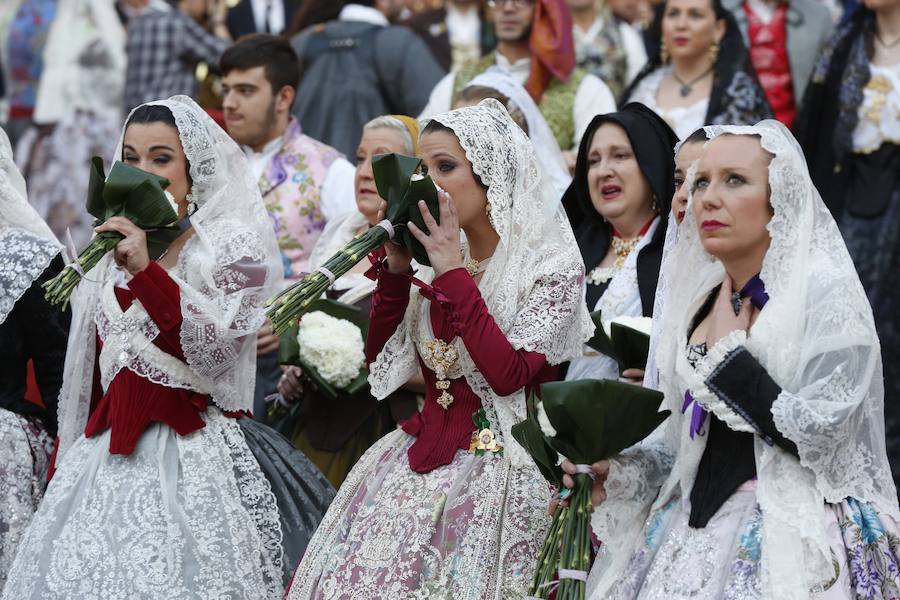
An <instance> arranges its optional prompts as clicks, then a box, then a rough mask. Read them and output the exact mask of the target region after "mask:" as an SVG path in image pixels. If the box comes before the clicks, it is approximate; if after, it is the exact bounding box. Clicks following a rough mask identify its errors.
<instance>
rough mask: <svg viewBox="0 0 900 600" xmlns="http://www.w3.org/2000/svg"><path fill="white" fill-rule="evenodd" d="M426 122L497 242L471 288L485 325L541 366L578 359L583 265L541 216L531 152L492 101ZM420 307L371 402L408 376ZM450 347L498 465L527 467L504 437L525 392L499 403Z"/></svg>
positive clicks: (562, 226)
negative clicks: (437, 132)
mask: <svg viewBox="0 0 900 600" xmlns="http://www.w3.org/2000/svg"><path fill="white" fill-rule="evenodd" d="M434 120H435V121H437V122H439V123H441V124H442V125H444V126H446V127H449V128H450V129H452V130H453V131H454V133H455V134H456V136H457V138H458V139H459V142H460V145H461V146H462V148H463V150H464V151H465V153H466V157H467V158H468V159H469V161H470V162H471V163H472V170H473V172H474V173H475V174H476V175H478V177H480V178H481V181H482V182H484V184H485V185H487V186H488V192H487V196H488V201H489V202H490V205H491V211H490V218H491V224H492V225H493V227H494V229H495V230H496V231H497V234H498V235H499V237H500V242H499V244H498V245H497V249H496V250H495V252H494V255H493V258H492V259H491V261H490V263H489V265H488V267H487V270H486V271H485V273H484V275H483V278H482V280H481V282H480V283H479V286H478V287H479V289H480V290H481V294H482V296H483V297H484V300H485V303H486V304H487V307H488V310H489V311H490V313H491V316H492V317H493V318H494V320H495V321H496V323H497V325H498V327H499V328H500V329H501V330H502V331H503V332H504V334H505V335H506V336H507V338H508V339H509V341H510V343H511V344H512V346H513V348H515V349H516V350H519V349H523V350H528V351H530V352H538V353H540V354H543V355H544V356H545V357H546V359H547V361H548V362H549V363H550V364H559V363H561V362H563V361H565V360H568V359H570V358H573V357H575V356H579V355H580V354H581V349H582V345H583V344H584V342H585V341H587V340H588V339H589V338H590V336H591V335H592V334H593V329H594V326H593V323H592V322H591V319H590V315H589V314H588V312H587V308H586V306H585V304H584V297H583V291H582V289H583V282H584V265H583V263H582V261H581V256H580V255H579V253H578V246H577V245H576V243H575V238H574V236H573V235H572V230H571V228H570V226H569V223H568V220H567V219H566V217H565V215H564V214H563V212H562V211H561V210H557V211H556V212H555V213H554V214H553V215H552V216H549V217H544V216H543V214H544V211H543V200H542V196H541V177H542V173H541V170H540V168H539V165H538V162H537V159H536V157H535V154H534V150H533V147H532V145H531V142H529V140H528V138H527V137H526V136H525V133H524V132H523V131H522V130H521V129H520V128H519V127H518V126H516V124H515V123H514V122H513V120H512V119H511V118H510V117H509V114H508V113H507V112H506V109H505V108H503V106H502V105H501V104H500V103H499V102H497V101H496V100H493V99H488V100H485V101H483V102H481V103H480V104H479V105H478V106H474V107H469V108H463V109H459V110H454V111H450V112H448V113H444V114H442V115H439V116H437V117H434ZM418 276H419V277H420V278H421V279H423V281H426V282H429V281H431V279H433V276H434V275H433V272H432V271H431V270H430V269H422V270H421V272H420V273H419V275H418ZM422 301H423V298H422V296H421V295H419V294H418V293H413V295H412V298H411V300H410V303H409V307H408V308H407V312H406V316H405V318H404V321H403V323H402V324H401V325H400V327H398V329H397V331H396V332H395V333H394V335H393V336H392V337H391V338H390V340H388V342H387V344H386V345H385V347H384V349H383V350H382V351H381V353H380V354H379V355H378V357H377V359H376V360H375V361H374V362H373V363H372V365H371V368H370V377H369V382H370V384H371V386H372V394H373V395H374V396H375V397H376V398H379V399H383V398H385V397H387V395H388V394H390V393H391V392H393V391H395V390H396V389H398V388H399V387H400V386H402V385H403V384H404V383H406V382H407V381H408V380H409V378H410V377H411V376H412V375H413V374H414V373H415V372H416V368H417V364H416V349H415V344H417V343H421V342H425V341H426V340H422V339H418V337H420V334H419V332H418V330H417V329H416V328H415V327H414V323H415V320H416V315H418V314H420V305H421V303H422ZM454 345H455V346H456V348H457V351H458V352H459V355H460V361H459V365H460V368H461V371H462V374H463V376H464V377H465V378H466V381H467V383H468V384H469V385H470V387H471V388H472V390H473V391H474V392H475V394H477V395H478V397H479V398H481V401H482V405H483V406H484V408H485V412H486V413H487V415H488V418H489V420H490V421H491V422H492V423H495V424H498V425H499V429H500V435H499V436H498V437H500V438H502V439H501V440H500V441H501V443H503V444H504V446H505V448H506V449H507V452H506V455H507V456H508V457H509V458H510V460H511V461H512V463H513V464H514V465H516V466H525V465H528V464H531V463H530V458H529V457H528V455H527V454H526V453H525V452H524V450H523V449H522V448H521V447H520V446H519V445H518V444H517V443H516V442H515V440H514V439H513V438H512V435H511V434H510V428H511V427H512V426H513V425H514V424H516V423H518V422H520V421H522V420H524V418H525V394H524V390H520V391H518V392H517V393H515V394H513V395H511V396H508V397H500V396H498V395H497V394H496V393H495V392H494V391H493V390H492V389H491V387H490V385H489V384H488V383H487V381H486V380H485V378H484V376H483V375H481V373H480V372H479V371H478V368H477V367H476V366H475V364H474V362H473V361H472V358H471V357H470V356H469V353H468V352H467V351H466V349H465V346H464V345H463V344H462V342H461V341H460V340H459V338H457V339H456V340H454Z"/></svg>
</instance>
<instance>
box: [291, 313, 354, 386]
mask: <svg viewBox="0 0 900 600" xmlns="http://www.w3.org/2000/svg"><path fill="white" fill-rule="evenodd" d="M367 331H368V322H367V320H366V319H365V317H363V315H362V314H361V311H360V310H359V309H358V308H356V307H355V306H350V305H347V304H341V303H339V302H334V301H331V300H318V301H316V302H315V303H314V304H313V305H312V306H311V310H310V311H309V312H307V313H306V314H304V315H303V317H302V318H301V319H300V322H299V323H298V324H296V325H294V326H293V327H291V328H290V329H288V331H286V332H284V333H283V334H282V336H281V347H280V361H281V364H289V365H296V366H298V367H300V369H301V370H302V372H303V377H304V378H305V379H307V380H308V381H309V382H311V383H312V384H313V385H315V386H316V388H318V389H319V391H321V392H322V393H323V394H325V395H326V396H328V397H329V398H332V399H335V400H336V399H338V398H339V397H341V396H348V395H353V394H355V393H357V392H359V391H360V390H361V389H363V388H364V387H365V385H366V382H367V381H368V377H369V372H368V370H367V369H366V365H365V358H366V357H365V338H366V334H367Z"/></svg>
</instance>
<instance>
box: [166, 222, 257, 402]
mask: <svg viewBox="0 0 900 600" xmlns="http://www.w3.org/2000/svg"><path fill="white" fill-rule="evenodd" d="M239 237H240V238H241V239H240V244H239V246H240V248H241V250H240V251H237V252H236V254H243V256H236V255H232V256H231V257H229V258H225V259H224V260H219V261H216V263H215V268H214V269H212V270H211V271H210V272H208V273H203V272H202V270H192V271H191V274H193V275H194V276H193V277H188V280H187V281H185V280H181V279H178V278H177V277H176V278H175V280H176V281H177V282H178V284H179V288H180V289H181V312H182V318H183V322H182V326H181V346H182V350H183V351H184V355H185V359H186V360H187V363H188V365H190V367H191V370H192V371H194V373H195V374H196V375H198V376H199V377H201V378H202V379H203V380H204V381H205V382H206V383H207V385H208V387H209V389H212V390H213V394H212V396H213V401H214V402H215V403H216V404H217V405H219V406H220V407H221V408H222V409H224V410H242V409H245V408H247V406H246V398H245V394H243V393H242V391H241V390H243V388H244V387H245V386H248V385H250V384H249V382H252V381H253V380H254V375H255V361H252V360H238V357H246V356H248V355H254V356H255V348H256V335H257V332H258V331H259V328H260V327H261V326H262V324H263V321H264V319H265V315H264V313H263V311H262V306H263V304H264V303H265V300H266V297H267V295H268V293H269V287H268V285H267V282H268V281H269V280H270V279H271V275H270V273H269V268H270V265H269V264H268V262H267V260H266V258H265V256H264V253H263V251H262V245H261V244H260V243H259V241H258V240H256V243H254V240H253V239H252V238H253V234H252V232H243V235H241V236H239ZM192 241H193V240H192ZM191 254H192V253H189V252H185V253H184V256H190V255H191ZM220 257H221V255H220ZM181 272H184V271H181ZM201 274H202V279H200V275H201ZM250 387H252V386H250Z"/></svg>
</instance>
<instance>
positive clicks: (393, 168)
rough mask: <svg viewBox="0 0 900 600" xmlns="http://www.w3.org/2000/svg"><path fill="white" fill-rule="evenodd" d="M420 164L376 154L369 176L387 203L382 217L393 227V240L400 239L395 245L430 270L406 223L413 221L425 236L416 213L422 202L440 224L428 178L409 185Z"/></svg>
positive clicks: (396, 155) (437, 209)
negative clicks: (405, 248) (401, 246)
mask: <svg viewBox="0 0 900 600" xmlns="http://www.w3.org/2000/svg"><path fill="white" fill-rule="evenodd" d="M421 162H422V161H421V159H418V158H413V157H411V156H404V155H402V154H379V155H377V156H375V157H374V158H372V176H373V177H374V178H375V187H376V189H377V190H378V195H379V196H381V197H382V198H384V200H385V201H386V202H387V214H386V215H385V217H386V218H387V219H388V220H390V222H391V224H393V226H394V229H395V231H396V237H397V238H399V239H398V240H397V241H399V242H402V243H403V244H404V245H405V246H406V247H407V248H409V251H410V253H411V254H412V256H413V259H415V261H416V262H418V263H419V264H421V265H427V266H431V261H430V260H429V259H428V253H427V252H425V248H424V247H422V244H420V243H419V240H417V239H416V238H415V237H413V235H412V234H411V233H410V232H409V229H408V228H407V226H406V224H407V222H409V221H412V222H413V223H415V225H416V227H418V228H419V229H421V230H422V231H424V232H425V233H428V227H426V226H425V220H424V219H423V218H422V211H420V210H419V206H418V202H419V200H424V201H425V204H426V205H427V206H428V211H429V212H430V213H431V216H432V217H434V220H435V221H436V222H437V223H438V224H440V222H441V219H440V206H439V204H438V195H437V188H436V187H435V186H434V182H433V181H432V180H431V178H430V177H423V178H422V179H418V180H416V181H411V178H412V176H413V175H414V174H415V173H416V171H418V169H419V165H420V164H421Z"/></svg>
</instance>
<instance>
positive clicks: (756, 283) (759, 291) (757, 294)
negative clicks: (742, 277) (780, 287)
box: [740, 273, 769, 310]
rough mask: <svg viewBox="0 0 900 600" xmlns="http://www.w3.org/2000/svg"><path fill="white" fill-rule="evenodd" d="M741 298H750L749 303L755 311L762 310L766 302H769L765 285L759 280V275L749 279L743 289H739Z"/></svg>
mask: <svg viewBox="0 0 900 600" xmlns="http://www.w3.org/2000/svg"><path fill="white" fill-rule="evenodd" d="M740 293H741V298H750V303H751V304H752V305H753V306H755V307H756V310H762V308H763V306H765V305H766V302H768V301H769V294H768V293H766V285H765V284H764V283H763V280H762V279H760V278H759V273H757V274H756V275H754V276H753V277H751V278H750V281H748V282H747V283H746V284H745V285H744V287H742V288H741V292H740Z"/></svg>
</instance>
